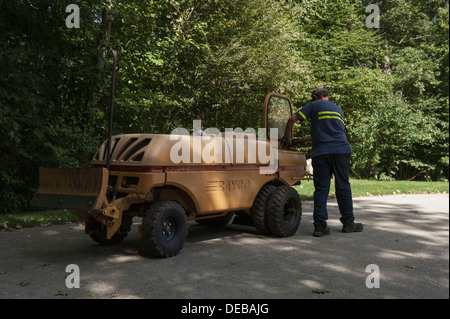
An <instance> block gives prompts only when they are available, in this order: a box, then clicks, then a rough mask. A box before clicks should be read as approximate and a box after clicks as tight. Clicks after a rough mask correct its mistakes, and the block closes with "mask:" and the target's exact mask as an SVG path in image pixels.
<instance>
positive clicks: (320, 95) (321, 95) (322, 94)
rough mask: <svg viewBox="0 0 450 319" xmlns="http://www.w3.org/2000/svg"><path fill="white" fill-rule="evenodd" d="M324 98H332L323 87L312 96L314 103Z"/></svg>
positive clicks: (319, 87)
mask: <svg viewBox="0 0 450 319" xmlns="http://www.w3.org/2000/svg"><path fill="white" fill-rule="evenodd" d="M324 97H330V93H328V90H327V89H326V88H325V87H324V86H323V85H321V86H318V87H317V88H316V89H315V90H314V92H313V93H312V95H311V98H312V100H313V101H315V100H319V99H322V98H324Z"/></svg>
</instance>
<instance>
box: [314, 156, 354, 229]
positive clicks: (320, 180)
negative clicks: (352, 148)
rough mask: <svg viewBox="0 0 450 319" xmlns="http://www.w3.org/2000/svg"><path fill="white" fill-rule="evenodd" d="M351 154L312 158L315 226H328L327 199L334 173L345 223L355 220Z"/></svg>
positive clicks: (339, 204)
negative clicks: (350, 176)
mask: <svg viewBox="0 0 450 319" xmlns="http://www.w3.org/2000/svg"><path fill="white" fill-rule="evenodd" d="M349 157H350V154H327V155H319V156H316V157H313V158H312V166H313V177H314V178H313V180H314V188H315V191H314V215H313V218H314V226H319V225H323V226H325V227H326V226H327V222H326V221H327V219H328V212H327V199H328V194H329V192H330V182H331V174H334V181H335V187H336V198H337V202H338V206H339V211H340V213H341V218H340V220H341V222H342V223H343V224H345V223H349V222H353V221H354V220H355V217H354V216H353V201H352V190H351V187H350V182H349V172H350V164H349Z"/></svg>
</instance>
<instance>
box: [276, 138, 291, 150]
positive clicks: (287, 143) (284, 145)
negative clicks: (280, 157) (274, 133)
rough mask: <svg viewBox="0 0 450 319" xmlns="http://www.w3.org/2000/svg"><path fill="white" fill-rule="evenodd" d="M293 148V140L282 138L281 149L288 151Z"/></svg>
mask: <svg viewBox="0 0 450 319" xmlns="http://www.w3.org/2000/svg"><path fill="white" fill-rule="evenodd" d="M291 146H292V140H291V139H290V138H284V137H283V138H282V139H281V140H280V146H279V148H280V149H287V148H290V147H291Z"/></svg>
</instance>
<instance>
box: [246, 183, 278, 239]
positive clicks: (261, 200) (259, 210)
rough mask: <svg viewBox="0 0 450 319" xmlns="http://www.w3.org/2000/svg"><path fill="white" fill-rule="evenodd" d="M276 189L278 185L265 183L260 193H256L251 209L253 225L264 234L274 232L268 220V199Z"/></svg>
mask: <svg viewBox="0 0 450 319" xmlns="http://www.w3.org/2000/svg"><path fill="white" fill-rule="evenodd" d="M276 189H277V187H276V186H274V185H264V186H263V187H262V188H261V189H260V191H259V193H258V195H256V198H255V201H254V202H253V206H252V208H251V209H250V212H251V214H252V218H253V225H254V226H255V228H256V230H257V231H258V233H260V234H262V235H270V234H271V233H272V232H271V231H270V228H269V223H268V220H267V200H268V198H269V196H270V195H271V194H272V193H273V191H275V190H276Z"/></svg>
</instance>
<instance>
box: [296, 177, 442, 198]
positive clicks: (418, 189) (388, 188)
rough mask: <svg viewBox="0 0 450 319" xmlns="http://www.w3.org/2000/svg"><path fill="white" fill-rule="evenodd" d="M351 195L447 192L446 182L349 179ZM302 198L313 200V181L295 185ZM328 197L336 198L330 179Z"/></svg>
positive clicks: (332, 182)
mask: <svg viewBox="0 0 450 319" xmlns="http://www.w3.org/2000/svg"><path fill="white" fill-rule="evenodd" d="M350 184H351V187H352V195H353V197H365V196H383V195H398V194H448V193H449V183H447V182H421V181H378V180H358V179H351V180H350ZM295 188H296V189H297V191H298V192H299V194H300V197H301V198H302V200H313V194H314V183H313V181H302V184H301V185H300V186H295ZM328 197H329V198H336V193H335V189H334V181H331V187H330V195H329V196H328Z"/></svg>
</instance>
